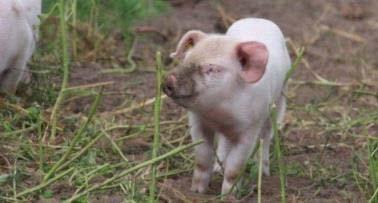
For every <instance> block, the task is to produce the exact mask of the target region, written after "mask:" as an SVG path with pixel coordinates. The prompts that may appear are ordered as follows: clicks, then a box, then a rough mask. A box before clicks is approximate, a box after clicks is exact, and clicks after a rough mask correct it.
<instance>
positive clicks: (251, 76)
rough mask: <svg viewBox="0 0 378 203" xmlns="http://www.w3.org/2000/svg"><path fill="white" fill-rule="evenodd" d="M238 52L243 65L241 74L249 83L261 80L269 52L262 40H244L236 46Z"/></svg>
mask: <svg viewBox="0 0 378 203" xmlns="http://www.w3.org/2000/svg"><path fill="white" fill-rule="evenodd" d="M236 54H237V57H238V60H239V62H240V64H241V66H242V70H241V74H240V76H241V77H242V78H243V80H244V81H245V82H247V83H255V82H257V81H259V80H260V79H261V78H262V76H263V75H264V73H265V69H266V65H267V63H268V58H269V52H268V49H267V48H266V46H265V45H264V44H263V43H260V42H255V41H251V42H243V43H240V44H239V45H237V46H236Z"/></svg>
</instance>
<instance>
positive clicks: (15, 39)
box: [0, 0, 41, 93]
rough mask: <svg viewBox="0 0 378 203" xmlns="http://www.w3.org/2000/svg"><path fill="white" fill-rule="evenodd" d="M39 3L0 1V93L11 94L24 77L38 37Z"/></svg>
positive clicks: (26, 0) (36, 1) (30, 1)
mask: <svg viewBox="0 0 378 203" xmlns="http://www.w3.org/2000/svg"><path fill="white" fill-rule="evenodd" d="M40 14H41V0H1V1H0V91H1V92H7V93H14V92H15V91H16V88H17V85H18V83H19V82H20V80H22V79H23V78H25V74H27V67H26V63H27V61H28V60H29V58H30V57H31V55H32V53H33V51H34V47H35V42H36V39H37V36H38V28H37V27H38V24H39V18H38V15H40Z"/></svg>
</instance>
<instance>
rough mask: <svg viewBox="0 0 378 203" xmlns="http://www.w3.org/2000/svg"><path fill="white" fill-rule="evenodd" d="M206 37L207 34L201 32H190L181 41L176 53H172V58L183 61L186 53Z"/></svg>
mask: <svg viewBox="0 0 378 203" xmlns="http://www.w3.org/2000/svg"><path fill="white" fill-rule="evenodd" d="M205 37H206V34H205V33H203V32H202V31H199V30H191V31H188V32H187V33H186V34H185V35H184V36H183V37H182V38H181V39H180V41H179V43H178V45H177V48H176V51H175V52H173V53H171V54H170V55H169V56H170V57H171V58H178V59H183V58H184V57H185V54H186V52H187V51H188V50H189V49H190V48H192V47H194V46H195V45H196V44H197V43H198V42H199V41H200V40H202V39H203V38H205Z"/></svg>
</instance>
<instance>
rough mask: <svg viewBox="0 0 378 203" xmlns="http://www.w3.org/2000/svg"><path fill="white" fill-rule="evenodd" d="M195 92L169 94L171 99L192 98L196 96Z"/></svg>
mask: <svg viewBox="0 0 378 203" xmlns="http://www.w3.org/2000/svg"><path fill="white" fill-rule="evenodd" d="M196 96H197V94H188V95H170V96H169V97H171V98H172V99H173V100H185V99H193V98H194V97H196Z"/></svg>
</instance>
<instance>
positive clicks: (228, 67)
mask: <svg viewBox="0 0 378 203" xmlns="http://www.w3.org/2000/svg"><path fill="white" fill-rule="evenodd" d="M171 57H174V58H177V59H178V61H179V65H178V66H177V67H176V68H174V69H173V70H171V71H170V72H169V73H168V74H167V76H166V78H165V79H164V82H163V84H162V88H163V91H164V92H165V93H166V94H167V95H168V96H169V97H170V98H172V99H173V100H174V101H175V102H176V103H177V104H179V105H181V106H183V107H184V108H186V109H187V110H188V114H189V116H188V117H189V126H190V133H191V136H192V139H193V140H194V141H196V140H199V139H203V140H204V142H203V143H202V144H200V145H198V146H196V147H195V149H194V153H195V168H194V174H193V180H192V187H191V189H192V191H194V192H199V193H204V192H205V191H206V189H207V187H208V185H209V182H210V179H211V175H212V172H213V169H214V170H219V169H221V168H223V169H224V179H223V183H222V194H226V193H228V192H230V189H231V187H232V185H233V184H234V183H235V181H236V179H237V177H238V175H239V174H240V173H241V172H242V169H243V167H244V165H245V163H246V161H247V159H248V158H249V156H250V155H251V153H252V151H253V150H254V147H255V145H256V141H257V139H258V138H261V139H262V140H263V157H262V159H263V166H262V167H263V173H264V174H265V175H269V145H270V142H271V139H272V135H273V133H272V127H271V121H270V116H269V115H270V107H271V105H272V104H275V105H276V106H277V110H278V112H277V113H278V116H277V117H278V122H280V121H281V120H282V117H283V114H284V112H285V109H286V101H285V97H284V95H283V90H284V86H285V84H284V80H285V75H286V73H287V72H288V70H289V69H290V66H291V61H290V57H289V54H288V50H287V47H286V44H285V39H284V36H283V34H282V32H281V30H280V29H279V27H278V26H277V25H276V24H274V23H273V22H271V21H269V20H266V19H260V18H246V19H241V20H238V21H236V22H235V23H234V24H232V25H231V27H230V28H229V29H228V30H227V32H226V34H207V33H204V32H201V31H198V30H192V31H188V32H187V33H186V34H185V35H184V36H183V37H182V38H181V40H180V41H179V43H178V46H177V50H176V51H175V52H174V53H172V54H171ZM215 137H217V140H218V146H217V150H216V155H217V157H218V158H219V161H220V163H221V164H222V166H223V167H220V166H219V165H217V163H218V162H216V161H215V158H214V157H215V156H214V155H215V153H214V152H213V151H214V150H213V145H214V140H215ZM214 162H215V163H214ZM213 165H214V166H213Z"/></svg>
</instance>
